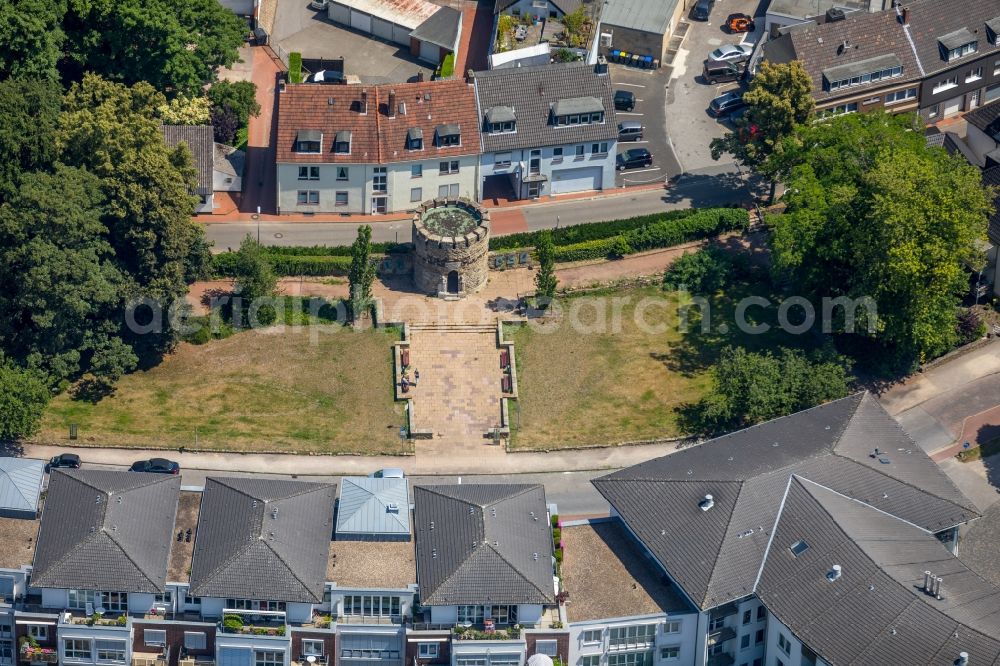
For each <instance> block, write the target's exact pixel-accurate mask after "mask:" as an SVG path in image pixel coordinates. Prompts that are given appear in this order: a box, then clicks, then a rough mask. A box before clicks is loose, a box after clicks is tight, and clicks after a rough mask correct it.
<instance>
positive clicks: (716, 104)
mask: <svg viewBox="0 0 1000 666" xmlns="http://www.w3.org/2000/svg"><path fill="white" fill-rule="evenodd" d="M745 106H746V102H744V101H743V91H742V90H732V91H730V92H727V93H726V94H724V95H719V96H718V97H716V98H715V99H713V100H712V102H711V103H710V104H709V105H708V112H709V113H711V114H712V115H713V116H715V117H716V118H719V117H720V116H727V115H729V114H730V113H732V112H734V111H736V110H738V109H742V108H744V107H745Z"/></svg>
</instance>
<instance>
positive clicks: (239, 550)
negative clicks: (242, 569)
mask: <svg viewBox="0 0 1000 666" xmlns="http://www.w3.org/2000/svg"><path fill="white" fill-rule="evenodd" d="M260 540H261V539H260V537H257V538H256V539H250V540H248V541H247V542H246V543H244V544H243V545H242V547H240V548H237V549H236V550H235V551H234V552H233V554H232V555H230V556H229V557H228V558H226V560H225V561H223V562H222V563H221V564H220V565H219V566H217V567H216V568H215V569H213V570H212V571H211V572H209V573H208V574H206V575H205V576H204V578H203V580H202V581H201V582H200V583H199V585H198V586H195V585H194V584H193V581H192V585H191V589H194V588H195V587H200V586H201V585H206V584H207V583H209V582H211V581H212V580H213V579H214V578H215V577H216V576H218V575H219V574H220V573H222V572H223V571H224V570H226V569H228V568H229V566H230V565H231V564H232V563H233V561H235V560H236V558H238V557H240V556H242V555H243V554H244V553H245V552H246V551H248V550H250V547H251V546H252V545H253V544H254V542H255V541H260ZM197 546H198V541H197V540H196V541H195V547H197ZM282 563H284V562H282Z"/></svg>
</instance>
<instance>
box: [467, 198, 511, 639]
mask: <svg viewBox="0 0 1000 666" xmlns="http://www.w3.org/2000/svg"><path fill="white" fill-rule="evenodd" d="M456 187H457V186H456ZM451 196H458V192H457V191H456V192H454V194H452V195H451ZM490 618H491V619H492V620H493V621H494V622H495V623H497V624H517V606H490Z"/></svg>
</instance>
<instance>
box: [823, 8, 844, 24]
mask: <svg viewBox="0 0 1000 666" xmlns="http://www.w3.org/2000/svg"><path fill="white" fill-rule="evenodd" d="M845 18H847V17H846V16H845V15H844V10H843V9H841V8H840V7H830V8H829V9H828V10H826V22H827V23H836V22H837V21H843V20H844V19H845Z"/></svg>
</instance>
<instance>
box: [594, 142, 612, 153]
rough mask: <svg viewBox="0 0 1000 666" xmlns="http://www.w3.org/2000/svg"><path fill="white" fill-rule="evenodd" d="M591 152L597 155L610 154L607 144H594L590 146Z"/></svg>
mask: <svg viewBox="0 0 1000 666" xmlns="http://www.w3.org/2000/svg"><path fill="white" fill-rule="evenodd" d="M590 152H592V153H593V154H595V155H607V154H608V144H607V142H602V143H595V144H592V145H591V146H590Z"/></svg>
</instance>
